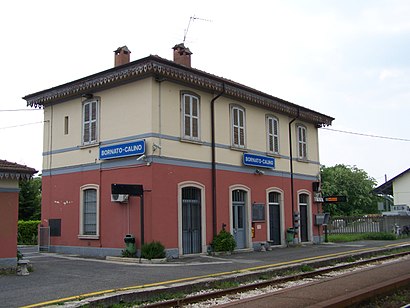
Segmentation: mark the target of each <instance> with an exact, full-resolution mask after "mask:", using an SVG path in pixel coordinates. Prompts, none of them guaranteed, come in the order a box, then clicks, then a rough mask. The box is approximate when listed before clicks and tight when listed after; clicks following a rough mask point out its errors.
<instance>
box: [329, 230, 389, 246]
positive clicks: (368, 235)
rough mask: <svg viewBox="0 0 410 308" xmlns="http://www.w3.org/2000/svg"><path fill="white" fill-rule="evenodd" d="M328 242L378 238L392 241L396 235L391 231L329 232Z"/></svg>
mask: <svg viewBox="0 0 410 308" xmlns="http://www.w3.org/2000/svg"><path fill="white" fill-rule="evenodd" d="M328 239H329V242H334V243H341V242H354V241H365V240H379V241H392V240H396V239H397V237H396V235H394V234H393V233H389V232H379V233H358V234H330V235H329V236H328Z"/></svg>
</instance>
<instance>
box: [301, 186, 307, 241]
mask: <svg viewBox="0 0 410 308" xmlns="http://www.w3.org/2000/svg"><path fill="white" fill-rule="evenodd" d="M308 200H309V196H308V195H307V194H300V195H299V211H300V240H301V241H302V242H307V241H309V238H308Z"/></svg>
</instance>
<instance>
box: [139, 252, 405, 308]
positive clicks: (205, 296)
mask: <svg viewBox="0 0 410 308" xmlns="http://www.w3.org/2000/svg"><path fill="white" fill-rule="evenodd" d="M409 254H410V251H406V252H400V253H394V254H391V255H386V256H378V257H372V258H369V259H363V260H357V261H353V262H349V263H343V264H336V265H333V266H328V267H323V268H318V269H314V268H312V267H310V266H309V265H301V266H300V270H302V271H303V270H306V272H298V273H296V274H289V275H286V276H282V277H275V278H270V279H266V280H263V281H256V282H251V283H246V284H242V285H238V286H235V287H230V288H226V289H222V290H210V291H206V292H205V291H204V292H201V293H199V294H193V295H188V296H185V297H183V298H178V299H173V300H167V301H163V302H158V303H152V304H148V305H144V306H143V307H150V308H153V307H186V306H189V305H192V304H195V303H201V302H206V301H209V300H212V299H216V298H223V297H227V296H232V295H233V294H238V293H246V292H250V291H252V290H257V289H263V288H267V287H272V286H278V287H279V288H283V287H284V286H283V285H285V284H287V283H289V282H292V281H293V282H296V281H301V280H306V279H312V278H315V277H319V279H320V277H323V276H326V275H328V274H329V273H334V272H341V271H346V270H350V269H351V270H353V269H354V268H357V267H362V266H365V265H369V264H372V263H380V262H383V261H387V260H391V259H397V258H401V257H404V256H407V255H409ZM322 279H323V278H322ZM407 283H410V278H409V281H408V282H407ZM385 288H388V286H385ZM368 291H369V292H373V293H372V294H373V295H374V290H368ZM381 291H382V290H381ZM361 298H365V296H364V295H363V294H362V295H361ZM344 300H345V301H346V298H345V299H344ZM248 301H249V300H248ZM197 306H198V307H200V306H201V305H200V304H198V305H197ZM204 306H210V305H207V304H205V303H204ZM227 306H228V305H227Z"/></svg>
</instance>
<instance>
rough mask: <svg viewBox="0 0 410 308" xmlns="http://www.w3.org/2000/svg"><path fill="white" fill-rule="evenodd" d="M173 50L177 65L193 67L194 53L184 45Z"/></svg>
mask: <svg viewBox="0 0 410 308" xmlns="http://www.w3.org/2000/svg"><path fill="white" fill-rule="evenodd" d="M172 49H173V50H174V62H175V63H177V64H181V65H185V66H187V67H191V55H192V52H191V51H190V50H189V48H187V47H185V45H184V43H181V44H177V45H175V46H174V47H173V48H172Z"/></svg>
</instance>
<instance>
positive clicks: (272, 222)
mask: <svg viewBox="0 0 410 308" xmlns="http://www.w3.org/2000/svg"><path fill="white" fill-rule="evenodd" d="M280 196H281V195H280V193H278V192H275V191H273V192H270V193H269V196H268V197H269V200H268V201H269V203H268V205H269V240H270V241H271V242H272V245H280V244H281V232H280V228H281V227H280V225H281V221H280V214H281V213H280Z"/></svg>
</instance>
